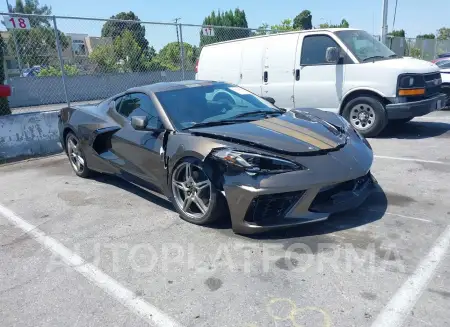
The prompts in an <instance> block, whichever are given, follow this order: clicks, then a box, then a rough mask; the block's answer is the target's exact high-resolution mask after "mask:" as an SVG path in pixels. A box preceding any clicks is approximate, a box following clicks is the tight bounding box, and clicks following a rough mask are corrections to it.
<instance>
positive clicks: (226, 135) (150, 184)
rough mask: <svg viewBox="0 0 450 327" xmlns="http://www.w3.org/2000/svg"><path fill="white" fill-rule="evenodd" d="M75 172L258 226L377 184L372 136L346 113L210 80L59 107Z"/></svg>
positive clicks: (310, 213) (340, 206) (190, 212)
mask: <svg viewBox="0 0 450 327" xmlns="http://www.w3.org/2000/svg"><path fill="white" fill-rule="evenodd" d="M59 116H60V118H59V131H60V138H61V144H62V145H63V148H64V150H65V151H66V153H67V155H68V157H69V160H70V163H71V166H72V168H73V170H74V171H75V173H76V174H77V175H78V176H81V177H88V176H89V175H90V173H92V172H93V171H95V172H101V173H107V174H113V175H117V176H120V177H122V178H124V179H125V180H127V181H130V182H132V183H134V184H137V185H139V186H141V187H144V188H146V189H150V190H153V191H157V192H160V193H161V194H163V195H165V196H167V197H168V198H169V199H170V200H171V201H172V203H173V205H174V206H175V208H176V210H177V211H178V212H179V214H180V216H181V217H182V218H183V219H185V220H187V221H189V222H192V223H195V224H208V223H211V222H213V221H215V220H217V219H219V218H226V217H230V218H231V222H232V226H233V230H234V231H235V232H238V233H255V232H260V231H265V230H268V229H271V228H275V227H286V226H292V225H298V224H303V223H309V222H313V221H319V220H324V219H326V218H328V216H329V215H330V214H332V213H334V212H338V211H344V210H348V209H351V208H354V207H357V206H359V205H360V204H361V203H362V202H363V201H364V200H365V199H366V198H367V196H368V195H369V193H370V192H371V191H372V190H373V189H374V185H375V183H376V182H375V179H374V178H373V176H372V174H371V173H370V168H371V165H372V161H373V154H372V149H371V147H370V145H369V143H368V142H367V141H366V140H365V139H364V138H363V137H362V136H361V135H359V134H358V133H357V132H356V131H355V130H354V129H353V128H352V127H351V126H350V124H348V123H347V121H346V120H344V119H343V118H342V117H340V116H339V115H336V114H333V113H330V112H325V111H320V110H316V109H302V110H299V109H295V110H290V111H286V110H284V109H281V108H278V107H276V106H275V105H274V104H273V100H272V99H264V98H260V97H258V96H256V95H254V94H252V93H250V92H248V91H247V90H245V89H242V88H240V87H238V86H235V85H232V84H228V83H222V82H211V81H184V82H175V83H158V84H153V85H148V86H142V87H137V88H133V89H129V90H127V91H126V92H123V93H121V94H118V95H116V96H114V97H111V98H109V99H107V100H105V101H102V102H101V103H99V104H97V105H89V106H73V107H67V108H63V109H62V110H61V112H60V115H59Z"/></svg>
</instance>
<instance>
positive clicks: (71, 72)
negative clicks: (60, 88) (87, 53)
mask: <svg viewBox="0 0 450 327" xmlns="http://www.w3.org/2000/svg"><path fill="white" fill-rule="evenodd" d="M79 73H80V71H79V70H78V68H77V66H75V65H67V64H66V65H64V74H65V75H66V76H76V75H79ZM61 75H62V74H61V68H60V66H49V67H46V68H42V69H41V71H40V72H39V74H38V76H39V77H46V76H61Z"/></svg>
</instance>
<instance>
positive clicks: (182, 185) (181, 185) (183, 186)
mask: <svg viewBox="0 0 450 327" xmlns="http://www.w3.org/2000/svg"><path fill="white" fill-rule="evenodd" d="M173 185H174V186H175V187H177V188H178V189H179V190H181V191H183V192H185V191H187V187H186V186H185V185H184V183H183V182H179V181H173Z"/></svg>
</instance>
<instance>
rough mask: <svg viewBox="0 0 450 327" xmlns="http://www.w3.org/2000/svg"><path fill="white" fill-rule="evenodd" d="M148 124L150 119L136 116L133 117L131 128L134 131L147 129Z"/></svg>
mask: <svg viewBox="0 0 450 327" xmlns="http://www.w3.org/2000/svg"><path fill="white" fill-rule="evenodd" d="M147 124H148V118H147V117H146V116H134V117H131V126H133V128H134V129H138V130H141V129H146V128H147Z"/></svg>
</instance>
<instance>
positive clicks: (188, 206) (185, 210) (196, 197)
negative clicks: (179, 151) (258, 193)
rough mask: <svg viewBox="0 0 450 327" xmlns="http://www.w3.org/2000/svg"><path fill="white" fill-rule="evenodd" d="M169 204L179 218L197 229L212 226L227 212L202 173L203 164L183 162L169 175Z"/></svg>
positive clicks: (220, 198)
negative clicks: (192, 224)
mask: <svg viewBox="0 0 450 327" xmlns="http://www.w3.org/2000/svg"><path fill="white" fill-rule="evenodd" d="M170 190H171V193H172V199H171V200H172V202H173V204H174V206H175V208H176V209H177V211H178V213H179V214H180V216H181V218H183V219H184V220H187V221H189V222H191V223H194V224H197V225H206V224H209V223H212V222H214V221H216V220H218V219H219V218H222V217H223V216H224V213H225V212H227V210H224V209H225V203H224V202H225V201H224V199H223V198H222V196H221V194H220V192H219V191H218V190H217V189H216V188H215V187H214V185H213V183H211V181H210V180H209V178H208V176H207V174H206V173H205V171H204V163H203V162H201V161H199V160H196V159H193V158H186V159H184V160H183V161H182V162H181V163H180V164H179V165H178V166H176V167H175V169H174V170H173V172H172V177H171V187H170Z"/></svg>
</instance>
